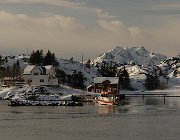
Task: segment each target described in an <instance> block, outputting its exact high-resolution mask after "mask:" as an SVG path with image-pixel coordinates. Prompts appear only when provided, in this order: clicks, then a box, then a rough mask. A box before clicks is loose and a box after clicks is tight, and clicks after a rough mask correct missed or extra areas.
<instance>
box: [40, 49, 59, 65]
mask: <svg viewBox="0 0 180 140" xmlns="http://www.w3.org/2000/svg"><path fill="white" fill-rule="evenodd" d="M43 65H44V66H45V65H53V66H58V65H59V63H58V62H57V60H56V57H55V54H54V53H51V52H50V51H49V50H48V52H47V53H46V55H45V57H44V60H43Z"/></svg>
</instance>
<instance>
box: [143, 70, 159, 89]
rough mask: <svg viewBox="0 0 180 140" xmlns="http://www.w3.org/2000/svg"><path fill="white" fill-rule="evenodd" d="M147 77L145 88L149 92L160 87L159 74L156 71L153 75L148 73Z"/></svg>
mask: <svg viewBox="0 0 180 140" xmlns="http://www.w3.org/2000/svg"><path fill="white" fill-rule="evenodd" d="M145 75H146V77H147V78H146V80H145V83H144V86H145V88H146V89H147V90H154V89H156V88H157V87H158V86H159V82H160V80H159V76H158V75H157V73H156V72H155V71H154V72H153V73H148V74H145Z"/></svg>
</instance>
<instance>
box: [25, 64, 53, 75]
mask: <svg viewBox="0 0 180 140" xmlns="http://www.w3.org/2000/svg"><path fill="white" fill-rule="evenodd" d="M52 67H53V66H52V65H47V66H35V65H28V66H27V67H26V68H25V69H24V73H23V74H24V75H26V74H31V71H32V70H33V69H34V68H38V69H39V70H40V71H41V72H42V74H48V71H49V70H50V69H51V68H52Z"/></svg>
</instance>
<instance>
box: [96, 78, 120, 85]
mask: <svg viewBox="0 0 180 140" xmlns="http://www.w3.org/2000/svg"><path fill="white" fill-rule="evenodd" d="M106 80H109V81H110V82H111V84H118V82H119V77H95V78H94V83H95V84H96V83H102V82H104V81H106Z"/></svg>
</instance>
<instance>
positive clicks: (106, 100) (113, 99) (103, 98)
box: [96, 88, 118, 105]
mask: <svg viewBox="0 0 180 140" xmlns="http://www.w3.org/2000/svg"><path fill="white" fill-rule="evenodd" d="M96 102H97V103H98V104H99V105H118V97H117V96H116V95H115V93H114V92H113V90H112V89H111V88H109V89H108V90H106V91H102V92H101V93H100V96H98V98H97V100H96Z"/></svg>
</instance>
